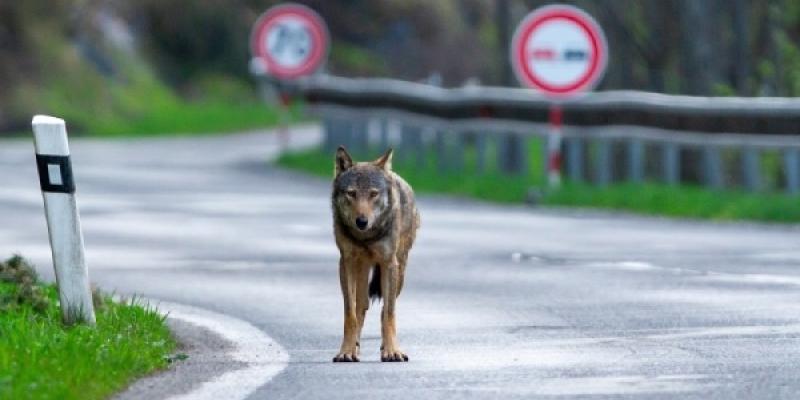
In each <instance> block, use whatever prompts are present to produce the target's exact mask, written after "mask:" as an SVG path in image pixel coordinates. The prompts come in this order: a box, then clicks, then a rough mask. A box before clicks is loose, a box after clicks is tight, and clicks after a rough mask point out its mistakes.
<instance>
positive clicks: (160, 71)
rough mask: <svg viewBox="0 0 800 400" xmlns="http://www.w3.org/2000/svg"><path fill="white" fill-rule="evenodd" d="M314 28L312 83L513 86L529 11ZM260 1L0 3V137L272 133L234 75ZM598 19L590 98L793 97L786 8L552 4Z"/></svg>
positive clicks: (465, 7)
mask: <svg viewBox="0 0 800 400" xmlns="http://www.w3.org/2000/svg"><path fill="white" fill-rule="evenodd" d="M299 2H300V3H304V4H307V5H309V6H310V7H312V8H314V9H315V10H317V11H318V12H319V13H320V14H321V15H322V16H323V18H324V19H325V20H326V22H327V23H328V25H329V29H330V31H331V35H332V38H333V46H332V49H331V54H330V61H329V63H328V66H327V69H328V72H330V73H333V74H337V75H344V76H389V77H394V78H400V79H409V80H425V81H428V82H431V83H437V84H442V85H445V86H458V85H462V84H464V83H466V82H472V83H481V84H487V85H513V84H514V83H515V82H514V79H513V77H512V76H511V73H510V70H509V68H508V60H507V58H508V57H507V45H508V41H509V37H510V35H511V33H512V32H513V29H514V27H515V26H516V24H517V23H518V22H519V20H521V19H522V18H523V17H524V15H525V14H526V13H527V12H529V11H530V10H532V9H533V8H536V7H538V6H541V5H544V4H547V3H549V2H546V1H538V0H442V1H425V0H308V1H299ZM277 3H279V2H278V1H270V0H229V1H223V0H25V1H13V0H2V1H0V85H2V86H0V132H6V133H10V132H27V131H28V129H29V128H28V124H29V121H30V117H31V115H33V114H34V113H53V114H56V115H59V116H62V117H64V118H67V119H68V121H69V123H70V125H71V131H73V132H83V133H89V134H96V135H127V134H131V133H136V134H147V133H152V134H155V133H160V132H163V131H167V132H189V131H219V130H231V129H244V128H248V127H256V126H261V125H266V124H269V123H273V122H274V121H275V119H276V116H275V112H274V110H270V109H267V108H266V107H265V106H264V105H263V104H262V103H261V102H259V99H258V98H257V94H256V91H255V88H254V84H253V82H252V80H251V79H250V77H249V75H248V71H247V65H248V59H249V49H248V40H249V34H250V28H251V25H252V23H253V22H254V21H255V20H256V18H257V17H258V15H259V14H260V13H261V12H263V11H264V10H265V9H267V8H268V7H269V6H271V5H274V4H277ZM566 3H569V4H575V5H577V6H579V7H581V8H584V9H585V10H587V11H588V12H589V13H591V14H592V15H593V16H595V18H597V19H598V21H599V22H600V24H601V25H602V26H603V28H604V29H605V31H606V34H607V36H608V40H609V44H610V48H611V52H612V55H611V58H610V63H609V69H608V73H607V75H606V78H605V79H604V81H603V83H602V85H601V86H600V87H599V90H608V89H636V90H648V91H657V92H667V93H687V94H695V95H743V96H757V95H775V96H796V95H797V94H798V93H800V46H799V45H798V39H800V1H796V0H751V1H745V0H594V1H590V0H584V1H566Z"/></svg>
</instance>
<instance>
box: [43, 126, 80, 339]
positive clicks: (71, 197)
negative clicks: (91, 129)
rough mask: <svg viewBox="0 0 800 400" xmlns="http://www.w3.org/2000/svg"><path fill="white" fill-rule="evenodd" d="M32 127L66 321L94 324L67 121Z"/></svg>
mask: <svg viewBox="0 0 800 400" xmlns="http://www.w3.org/2000/svg"><path fill="white" fill-rule="evenodd" d="M32 125H33V138H34V145H35V149H36V167H37V169H38V171H39V184H40V187H41V190H42V198H43V199H44V210H45V216H46V218H47V230H48V234H49V237H50V248H51V252H52V256H53V267H54V268H55V275H56V283H57V284H58V296H59V300H60V302H61V315H62V319H63V321H64V323H66V324H70V325H71V324H74V323H80V322H83V323H87V324H89V325H94V324H95V316H94V306H93V303H92V291H91V288H90V287H89V272H88V268H87V266H86V257H85V255H84V248H83V233H82V232H81V221H80V216H79V215H78V203H77V200H76V198H75V181H74V179H73V176H72V163H71V161H70V155H69V144H68V142H67V129H66V126H65V124H64V120H62V119H60V118H55V117H50V116H46V115H37V116H35V117H33V121H32Z"/></svg>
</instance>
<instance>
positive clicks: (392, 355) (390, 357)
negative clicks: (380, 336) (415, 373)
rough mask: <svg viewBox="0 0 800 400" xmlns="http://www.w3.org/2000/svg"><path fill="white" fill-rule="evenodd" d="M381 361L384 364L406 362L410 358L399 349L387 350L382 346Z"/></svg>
mask: <svg viewBox="0 0 800 400" xmlns="http://www.w3.org/2000/svg"><path fill="white" fill-rule="evenodd" d="M381 361H383V362H406V361H408V356H407V355H406V353H403V352H402V351H400V350H399V349H394V350H385V349H384V348H383V346H381Z"/></svg>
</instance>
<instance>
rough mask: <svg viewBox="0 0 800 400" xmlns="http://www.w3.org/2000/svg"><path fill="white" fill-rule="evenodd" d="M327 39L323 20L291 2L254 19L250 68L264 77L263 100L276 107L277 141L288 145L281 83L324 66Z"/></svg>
mask: <svg viewBox="0 0 800 400" xmlns="http://www.w3.org/2000/svg"><path fill="white" fill-rule="evenodd" d="M329 47H330V38H329V35H328V28H327V26H326V25H325V21H323V20H322V18H321V17H320V16H319V14H317V13H316V12H314V11H313V10H312V9H310V8H308V7H306V6H303V5H300V4H294V3H287V4H281V5H277V6H274V7H272V8H270V9H268V10H267V11H266V12H265V13H264V14H263V15H261V17H259V18H258V20H257V21H256V23H255V25H254V26H253V32H252V34H251V37H250V51H251V53H252V56H253V59H252V60H251V62H250V69H251V72H253V73H254V74H255V75H257V76H259V77H262V78H263V77H266V78H268V79H267V80H266V83H267V84H269V85H270V88H268V89H265V90H262V92H264V93H266V96H265V97H269V98H267V99H266V100H267V101H270V102H272V103H277V104H278V105H279V107H280V110H281V111H280V116H279V118H280V131H279V134H280V142H281V148H282V150H286V148H287V147H288V145H289V112H290V110H289V96H288V93H285V91H284V90H283V88H282V87H281V84H280V82H281V81H284V80H292V79H298V78H301V77H304V76H308V75H311V74H313V73H315V72H316V71H318V70H319V69H320V68H322V66H323V65H324V64H325V60H326V59H327V55H328V50H329Z"/></svg>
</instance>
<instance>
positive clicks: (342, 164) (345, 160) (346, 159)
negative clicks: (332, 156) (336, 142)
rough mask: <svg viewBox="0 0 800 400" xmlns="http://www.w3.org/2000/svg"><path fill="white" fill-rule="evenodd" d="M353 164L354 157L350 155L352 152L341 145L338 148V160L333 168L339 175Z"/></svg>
mask: <svg viewBox="0 0 800 400" xmlns="http://www.w3.org/2000/svg"><path fill="white" fill-rule="evenodd" d="M352 166H353V158H352V157H350V154H348V153H347V150H346V149H345V148H344V146H339V148H338V149H336V161H334V163H333V167H334V168H333V169H334V173H335V174H336V175H335V176H339V174H341V173H342V172H344V171H347V170H348V169H350V167H352Z"/></svg>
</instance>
